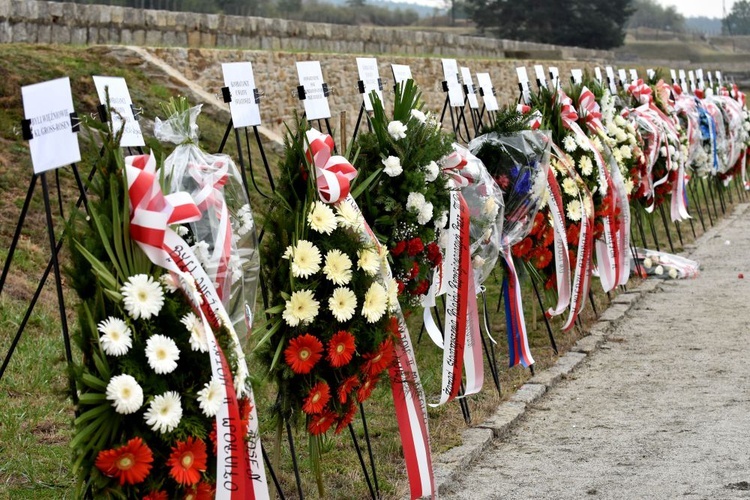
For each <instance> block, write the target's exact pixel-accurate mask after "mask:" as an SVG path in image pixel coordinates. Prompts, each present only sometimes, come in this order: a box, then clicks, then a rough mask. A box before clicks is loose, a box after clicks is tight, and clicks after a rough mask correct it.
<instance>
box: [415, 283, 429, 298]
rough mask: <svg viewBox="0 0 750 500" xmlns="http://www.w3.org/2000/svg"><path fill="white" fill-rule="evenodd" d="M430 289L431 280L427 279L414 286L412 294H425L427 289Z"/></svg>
mask: <svg viewBox="0 0 750 500" xmlns="http://www.w3.org/2000/svg"><path fill="white" fill-rule="evenodd" d="M429 289H430V282H429V281H427V280H422V281H420V282H419V283H418V284H417V286H416V287H415V288H414V290H412V291H411V294H412V295H424V294H425V293H427V290H429Z"/></svg>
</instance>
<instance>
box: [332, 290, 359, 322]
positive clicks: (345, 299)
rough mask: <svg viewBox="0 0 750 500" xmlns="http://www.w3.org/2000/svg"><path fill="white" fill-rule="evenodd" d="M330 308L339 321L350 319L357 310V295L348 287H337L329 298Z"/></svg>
mask: <svg viewBox="0 0 750 500" xmlns="http://www.w3.org/2000/svg"><path fill="white" fill-rule="evenodd" d="M328 309H330V310H331V314H333V317H334V318H336V319H337V320H338V321H340V322H342V323H343V322H344V321H349V320H350V319H352V317H353V316H354V313H355V312H356V311H357V296H356V295H355V294H354V292H352V291H351V290H349V289H348V288H344V287H339V288H336V289H335V290H334V291H333V294H332V295H331V297H330V298H329V299H328Z"/></svg>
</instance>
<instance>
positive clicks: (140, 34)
mask: <svg viewBox="0 0 750 500" xmlns="http://www.w3.org/2000/svg"><path fill="white" fill-rule="evenodd" d="M133 45H146V32H145V31H144V30H141V29H136V30H133Z"/></svg>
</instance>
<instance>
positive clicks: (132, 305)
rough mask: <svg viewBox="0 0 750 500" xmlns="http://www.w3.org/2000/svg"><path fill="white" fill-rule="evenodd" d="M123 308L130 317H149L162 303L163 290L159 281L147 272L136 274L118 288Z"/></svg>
mask: <svg viewBox="0 0 750 500" xmlns="http://www.w3.org/2000/svg"><path fill="white" fill-rule="evenodd" d="M120 293H122V300H123V303H124V306H125V310H126V311H127V312H128V314H129V315H130V317H131V318H133V319H138V318H143V319H149V318H150V317H152V316H156V315H157V314H159V311H161V308H162V306H163V305H164V291H163V290H162V288H161V285H159V282H157V281H154V279H153V278H152V277H151V276H149V275H147V274H136V275H135V276H131V277H130V278H128V281H127V282H126V283H125V284H124V285H123V286H122V287H121V288H120Z"/></svg>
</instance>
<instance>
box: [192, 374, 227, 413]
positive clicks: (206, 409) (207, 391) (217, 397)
mask: <svg viewBox="0 0 750 500" xmlns="http://www.w3.org/2000/svg"><path fill="white" fill-rule="evenodd" d="M223 400H224V390H223V388H222V386H221V383H220V382H219V381H218V380H216V379H215V378H213V377H212V378H211V381H210V382H206V384H205V385H204V386H203V389H201V390H200V391H198V404H199V405H200V407H201V411H202V412H203V414H204V415H205V416H207V417H209V418H211V417H213V416H215V415H216V412H218V411H219V408H221V403H222V401H223Z"/></svg>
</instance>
